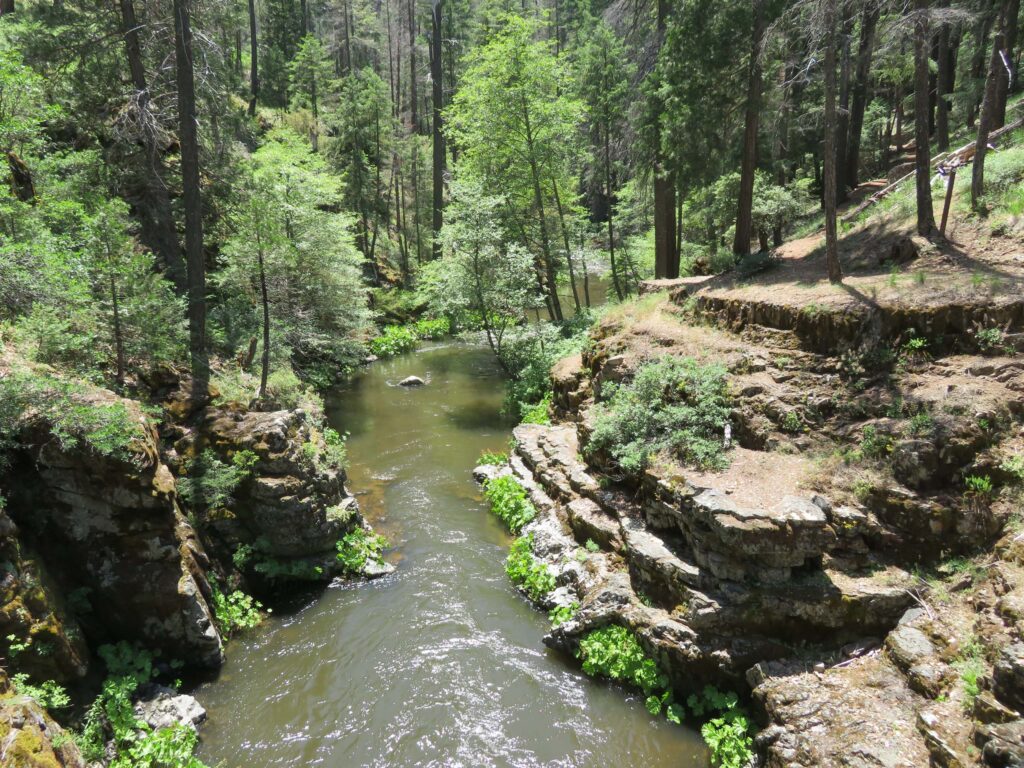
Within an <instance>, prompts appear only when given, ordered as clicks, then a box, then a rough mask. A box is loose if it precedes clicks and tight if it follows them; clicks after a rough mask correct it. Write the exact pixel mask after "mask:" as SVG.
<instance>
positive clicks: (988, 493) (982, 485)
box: [964, 475, 995, 501]
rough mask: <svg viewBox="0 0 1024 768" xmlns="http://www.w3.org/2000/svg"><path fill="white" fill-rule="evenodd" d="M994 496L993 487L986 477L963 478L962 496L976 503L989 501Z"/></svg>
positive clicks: (969, 476)
mask: <svg viewBox="0 0 1024 768" xmlns="http://www.w3.org/2000/svg"><path fill="white" fill-rule="evenodd" d="M994 495H995V486H993V485H992V478H991V477H989V476H988V475H967V477H965V478H964V496H965V497H967V498H970V499H975V500H977V501H989V500H991V499H992V497H993V496H994Z"/></svg>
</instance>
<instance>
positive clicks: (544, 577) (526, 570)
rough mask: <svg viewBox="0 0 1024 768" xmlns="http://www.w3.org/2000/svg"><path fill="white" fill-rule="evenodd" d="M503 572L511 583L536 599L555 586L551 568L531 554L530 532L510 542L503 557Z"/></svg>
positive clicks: (531, 538)
mask: <svg viewBox="0 0 1024 768" xmlns="http://www.w3.org/2000/svg"><path fill="white" fill-rule="evenodd" d="M505 573H506V574H507V575H508V577H509V579H511V580H512V583H513V584H515V585H517V586H519V587H522V589H523V591H524V592H526V594H527V595H529V596H530V598H531V599H533V600H536V601H539V600H541V599H542V598H543V597H544V596H545V595H546V594H547V593H548V592H550V591H551V590H553V589H554V588H555V575H554V574H553V573H552V572H551V569H550V568H549V567H548V566H547V565H546V564H544V563H542V562H540V561H539V560H537V559H536V558H535V557H534V556H533V534H532V533H531V534H529V535H527V536H520V537H519V538H518V539H516V540H515V541H514V542H512V547H511V548H510V549H509V553H508V557H507V558H506V559H505Z"/></svg>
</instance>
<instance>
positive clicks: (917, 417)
mask: <svg viewBox="0 0 1024 768" xmlns="http://www.w3.org/2000/svg"><path fill="white" fill-rule="evenodd" d="M934 430H935V420H934V419H933V418H932V416H931V414H930V413H926V412H924V411H921V413H916V414H914V415H913V416H912V417H911V418H910V434H912V435H928V434H931V433H932V432H933V431H934Z"/></svg>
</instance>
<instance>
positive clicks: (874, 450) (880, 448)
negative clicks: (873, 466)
mask: <svg viewBox="0 0 1024 768" xmlns="http://www.w3.org/2000/svg"><path fill="white" fill-rule="evenodd" d="M892 449H893V440H892V438H891V437H889V435H885V434H882V433H881V432H879V431H878V429H877V427H875V426H873V425H871V424H869V425H868V426H866V427H864V429H862V430H861V437H860V448H859V449H858V451H857V452H856V453H857V454H859V455H857V456H855V458H857V459H860V458H866V459H871V460H874V461H882V460H884V459H887V458H888V457H889V454H890V453H892Z"/></svg>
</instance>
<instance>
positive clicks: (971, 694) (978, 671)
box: [953, 638, 985, 712]
mask: <svg viewBox="0 0 1024 768" xmlns="http://www.w3.org/2000/svg"><path fill="white" fill-rule="evenodd" d="M953 668H954V669H955V670H956V671H957V673H958V674H959V675H960V685H961V687H962V689H963V693H964V701H963V707H964V710H965V711H967V712H971V711H973V710H974V700H975V699H976V698H977V696H978V694H979V693H981V683H980V680H981V678H982V677H983V676H984V674H985V657H984V649H983V648H982V646H981V644H980V643H979V642H978V641H977V640H976V639H973V638H972V639H971V640H970V641H969V642H967V643H965V644H964V646H963V648H962V649H961V650H960V653H959V654H957V657H956V659H955V660H954V661H953Z"/></svg>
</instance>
